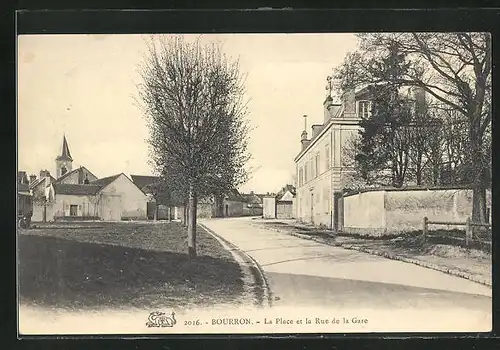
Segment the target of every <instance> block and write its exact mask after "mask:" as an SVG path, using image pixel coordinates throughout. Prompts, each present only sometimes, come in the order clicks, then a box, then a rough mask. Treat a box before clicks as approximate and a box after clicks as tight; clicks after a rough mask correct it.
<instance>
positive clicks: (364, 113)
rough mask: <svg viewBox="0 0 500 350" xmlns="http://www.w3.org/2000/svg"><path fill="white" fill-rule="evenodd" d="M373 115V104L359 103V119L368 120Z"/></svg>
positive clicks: (368, 102) (367, 102)
mask: <svg viewBox="0 0 500 350" xmlns="http://www.w3.org/2000/svg"><path fill="white" fill-rule="evenodd" d="M370 115H371V102H370V101H366V100H364V101H358V118H368V117H369V116H370Z"/></svg>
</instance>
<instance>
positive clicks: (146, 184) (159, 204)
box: [130, 175, 175, 220]
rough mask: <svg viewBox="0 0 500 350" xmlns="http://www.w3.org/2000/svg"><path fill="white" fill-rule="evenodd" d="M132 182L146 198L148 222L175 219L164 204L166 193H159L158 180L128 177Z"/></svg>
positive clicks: (157, 178) (148, 176) (150, 177)
mask: <svg viewBox="0 0 500 350" xmlns="http://www.w3.org/2000/svg"><path fill="white" fill-rule="evenodd" d="M130 177H131V178H132V181H133V182H134V183H135V184H136V185H137V187H139V188H140V189H141V190H142V191H143V192H144V193H146V195H147V197H148V204H147V218H148V220H155V219H156V220H168V219H174V218H175V212H173V211H172V210H171V208H170V207H169V206H168V203H166V199H167V198H166V197H167V193H164V192H165V191H161V186H160V185H159V183H160V178H159V177H158V176H150V175H130Z"/></svg>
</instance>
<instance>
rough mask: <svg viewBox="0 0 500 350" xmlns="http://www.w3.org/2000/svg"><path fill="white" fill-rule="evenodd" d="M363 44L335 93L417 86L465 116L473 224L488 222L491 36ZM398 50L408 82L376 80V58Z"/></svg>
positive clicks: (400, 37)
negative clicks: (358, 88) (377, 86)
mask: <svg viewBox="0 0 500 350" xmlns="http://www.w3.org/2000/svg"><path fill="white" fill-rule="evenodd" d="M359 38H360V48H359V50H358V51H357V52H356V53H352V54H350V55H349V56H348V57H347V59H348V62H345V63H344V64H343V65H342V66H341V67H340V68H339V70H338V73H339V74H337V77H338V78H339V79H337V84H336V85H337V87H338V88H340V89H341V90H343V91H345V90H346V89H350V88H353V87H356V86H359V85H360V84H367V83H369V84H378V83H391V84H396V85H398V86H401V85H406V86H416V87H420V88H422V89H424V90H425V91H426V92H427V93H428V94H429V95H430V96H431V97H432V98H433V99H435V100H436V101H439V102H440V103H442V104H444V105H446V106H448V107H449V108H451V109H453V110H455V111H457V112H459V113H460V114H462V115H463V117H464V118H465V120H466V121H467V133H468V143H467V148H466V149H465V154H464V157H465V164H466V165H467V169H468V170H467V171H468V173H469V176H470V179H471V185H472V188H473V210H472V218H473V220H475V221H482V222H484V221H485V219H486V218H485V214H486V207H485V204H486V187H487V186H488V184H489V171H488V169H489V168H490V165H489V164H488V163H487V162H488V161H489V155H487V154H485V151H487V149H488V145H485V142H487V140H489V135H488V132H489V131H488V130H489V128H490V125H491V117H492V116H491V64H492V61H491V36H490V34H489V33H465V32H460V33H390V34H385V33H372V34H360V35H359ZM394 46H396V47H397V48H398V50H399V51H400V52H401V53H402V54H404V55H405V57H406V62H407V63H408V69H407V70H406V71H405V74H404V76H391V75H386V76H376V75H374V74H372V72H373V71H374V70H373V68H374V65H376V64H377V57H380V56H382V55H384V54H385V53H386V52H387V51H388V50H391V48H393V47H394ZM375 68H376V67H375ZM375 71H376V70H375Z"/></svg>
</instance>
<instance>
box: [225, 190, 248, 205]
mask: <svg viewBox="0 0 500 350" xmlns="http://www.w3.org/2000/svg"><path fill="white" fill-rule="evenodd" d="M226 199H227V200H229V201H234V202H245V199H244V198H243V196H242V195H241V194H240V193H239V192H238V190H236V189H234V190H232V191H229V193H228V194H226Z"/></svg>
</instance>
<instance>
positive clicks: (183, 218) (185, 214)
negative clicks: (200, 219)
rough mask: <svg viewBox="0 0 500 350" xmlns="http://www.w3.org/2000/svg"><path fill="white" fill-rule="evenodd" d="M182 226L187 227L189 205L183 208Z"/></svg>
mask: <svg viewBox="0 0 500 350" xmlns="http://www.w3.org/2000/svg"><path fill="white" fill-rule="evenodd" d="M181 224H182V226H187V203H184V205H183V206H182V216H181Z"/></svg>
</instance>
